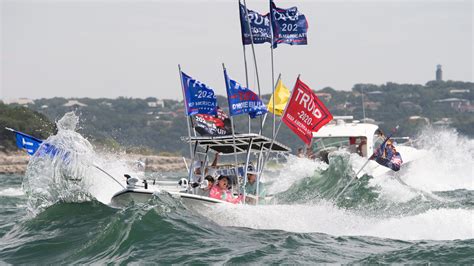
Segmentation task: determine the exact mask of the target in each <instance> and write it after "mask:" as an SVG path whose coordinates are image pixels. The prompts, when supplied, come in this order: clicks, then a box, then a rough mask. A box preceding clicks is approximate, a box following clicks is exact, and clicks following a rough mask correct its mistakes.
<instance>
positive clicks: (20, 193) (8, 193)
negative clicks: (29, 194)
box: [0, 187, 25, 197]
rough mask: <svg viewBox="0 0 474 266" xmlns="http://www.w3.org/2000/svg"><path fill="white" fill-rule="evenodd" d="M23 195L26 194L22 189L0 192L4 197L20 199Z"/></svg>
mask: <svg viewBox="0 0 474 266" xmlns="http://www.w3.org/2000/svg"><path fill="white" fill-rule="evenodd" d="M23 195H25V193H24V192H23V190H22V189H21V188H13V187H10V188H5V189H2V190H0V196H4V197H19V196H23Z"/></svg>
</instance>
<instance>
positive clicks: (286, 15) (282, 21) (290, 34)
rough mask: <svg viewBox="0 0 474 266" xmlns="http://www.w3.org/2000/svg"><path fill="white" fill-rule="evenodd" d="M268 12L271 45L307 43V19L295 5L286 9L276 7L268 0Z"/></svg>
mask: <svg viewBox="0 0 474 266" xmlns="http://www.w3.org/2000/svg"><path fill="white" fill-rule="evenodd" d="M270 14H271V16H272V17H271V21H272V29H273V47H277V45H278V44H281V43H286V44H290V45H306V44H308V39H307V34H308V21H306V17H305V15H303V14H301V13H300V12H299V11H298V8H297V7H291V8H287V9H283V8H279V7H276V5H275V3H273V0H271V1H270Z"/></svg>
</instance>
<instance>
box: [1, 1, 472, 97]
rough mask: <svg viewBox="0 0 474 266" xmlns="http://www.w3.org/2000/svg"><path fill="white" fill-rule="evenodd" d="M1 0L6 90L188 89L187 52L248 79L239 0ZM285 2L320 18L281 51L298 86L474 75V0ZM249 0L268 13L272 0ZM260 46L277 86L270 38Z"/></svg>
mask: <svg viewBox="0 0 474 266" xmlns="http://www.w3.org/2000/svg"><path fill="white" fill-rule="evenodd" d="M0 2H1V59H0V60H1V88H0V98H3V99H11V98H18V97H29V98H33V99H35V98H50V97H55V96H58V97H92V98H97V97H109V98H115V97H118V96H126V97H140V98H144V97H148V96H154V97H158V98H168V99H181V98H182V95H181V87H180V81H179V75H178V68H177V65H178V63H179V64H181V65H182V68H183V70H184V71H185V72H186V73H187V74H189V75H191V76H193V77H195V78H197V79H199V80H201V81H202V82H204V83H206V84H208V85H210V86H211V87H212V88H214V89H215V91H216V93H218V94H221V95H224V94H225V89H224V78H223V74H222V65H221V64H222V63H225V64H226V67H227V69H228V72H229V75H230V76H231V77H232V78H234V79H236V80H239V81H241V83H244V82H245V75H244V64H243V51H242V45H241V37H240V24H239V17H238V14H239V13H238V5H237V3H238V1H237V0H228V1H224V0H220V1H217V0H216V1H212V0H209V1H196V0H188V1H112V0H105V1H90V0H89V1H70V0H67V1H31V0H30V1H24V0H16V1H11V0H10V1H8V0H0ZM275 2H276V3H277V5H278V6H280V7H283V8H285V7H291V6H294V5H296V6H298V8H299V10H300V11H301V12H302V13H304V14H305V15H306V17H307V19H308V24H309V27H310V28H309V31H308V35H309V39H308V43H309V44H308V45H307V46H288V45H280V46H279V47H278V48H277V49H276V50H275V52H274V55H275V70H276V75H278V73H280V72H281V73H282V75H283V81H284V83H285V84H287V86H288V87H292V86H293V84H294V81H295V78H296V76H297V75H298V74H301V78H302V80H303V81H305V82H306V83H307V84H308V85H309V86H310V87H311V88H313V89H321V88H324V87H326V86H330V87H333V88H335V89H338V90H349V89H351V88H352V86H353V85H354V84H356V83H375V84H382V83H386V82H397V83H418V84H425V83H426V82H427V81H429V80H433V79H434V73H435V69H436V65H437V64H441V65H443V71H444V78H445V79H451V80H461V81H472V80H473V61H474V59H473V44H474V43H473V23H474V22H473V13H474V7H473V1H456V0H455V1H451V0H450V1H370V2H369V1H309V0H300V1H282V0H276V1H275ZM247 5H248V7H249V8H250V9H252V10H256V11H259V12H260V13H266V12H268V1H267V0H247ZM250 51H251V49H250V46H247V53H248V56H249V57H248V60H249V62H251V60H250V59H251V57H250V56H251V53H250ZM256 52H257V58H258V64H259V65H258V67H259V70H260V76H261V84H262V92H263V93H267V92H270V91H271V75H270V48H269V44H265V45H257V46H256ZM253 73H254V72H253ZM254 76H255V75H254V74H251V75H250V77H251V82H250V84H251V86H250V87H251V88H255V91H256V86H254V85H255V84H256V83H255V78H254Z"/></svg>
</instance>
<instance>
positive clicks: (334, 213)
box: [205, 203, 474, 240]
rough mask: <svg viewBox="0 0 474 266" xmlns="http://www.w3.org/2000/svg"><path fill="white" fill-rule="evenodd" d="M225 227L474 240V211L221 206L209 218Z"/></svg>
mask: <svg viewBox="0 0 474 266" xmlns="http://www.w3.org/2000/svg"><path fill="white" fill-rule="evenodd" d="M205 215H206V216H208V217H209V218H210V219H212V220H213V221H215V222H217V223H218V224H220V225H222V226H239V227H249V228H253V229H268V230H270V229H276V230H284V231H289V232H300V233H312V232H319V233H326V234H330V235H334V236H357V235H362V236H376V237H384V238H394V239H403V240H421V239H431V240H453V239H471V238H474V229H473V225H472V217H473V215H474V211H473V210H465V209H437V210H428V211H427V212H424V213H421V214H417V215H413V216H404V217H394V218H377V217H368V216H365V215H357V214H355V213H352V212H350V211H347V210H342V209H339V208H337V207H335V206H333V205H332V204H330V203H320V204H316V205H269V206H242V205H233V206H230V205H219V206H215V207H214V208H211V209H209V210H208V211H207V212H206V214H205Z"/></svg>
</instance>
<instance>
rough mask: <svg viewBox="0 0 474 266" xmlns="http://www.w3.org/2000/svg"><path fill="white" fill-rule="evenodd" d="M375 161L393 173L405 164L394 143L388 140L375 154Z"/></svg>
mask: <svg viewBox="0 0 474 266" xmlns="http://www.w3.org/2000/svg"><path fill="white" fill-rule="evenodd" d="M375 161H376V162H377V163H378V164H380V165H383V166H385V167H388V168H390V169H392V170H393V171H399V170H400V167H401V165H402V163H403V160H402V156H401V155H400V153H399V152H398V151H397V149H396V148H395V146H394V145H393V143H392V140H390V139H389V140H387V142H385V143H383V144H382V145H381V146H380V149H378V150H376V152H375Z"/></svg>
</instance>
